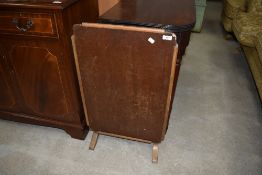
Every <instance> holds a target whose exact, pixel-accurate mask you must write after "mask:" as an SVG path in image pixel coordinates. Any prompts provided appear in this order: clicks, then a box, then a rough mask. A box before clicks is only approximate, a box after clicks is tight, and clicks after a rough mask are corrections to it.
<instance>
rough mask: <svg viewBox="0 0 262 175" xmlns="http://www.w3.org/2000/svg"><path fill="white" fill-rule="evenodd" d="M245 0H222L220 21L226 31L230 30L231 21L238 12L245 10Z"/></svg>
mask: <svg viewBox="0 0 262 175" xmlns="http://www.w3.org/2000/svg"><path fill="white" fill-rule="evenodd" d="M246 7H247V0H224V8H223V13H222V23H223V26H224V28H225V30H226V31H227V32H232V21H233V19H234V18H235V17H236V16H237V14H238V13H239V12H245V11H246Z"/></svg>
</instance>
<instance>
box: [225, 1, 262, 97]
mask: <svg viewBox="0 0 262 175" xmlns="http://www.w3.org/2000/svg"><path fill="white" fill-rule="evenodd" d="M237 1H239V0H226V1H225V6H224V10H223V15H225V14H227V15H228V14H230V15H231V16H232V20H231V21H230V22H229V20H227V19H228V18H227V17H225V16H223V15H222V22H223V24H224V27H225V30H226V31H233V33H234V35H235V37H236V38H237V40H238V41H239V42H240V44H241V46H242V48H243V50H244V52H245V55H246V58H247V61H248V64H249V67H250V70H251V72H252V74H253V77H254V80H255V83H256V85H257V89H258V92H259V95H260V98H261V99H262V0H248V1H245V2H243V3H244V4H245V3H246V4H245V5H244V6H245V7H244V6H243V4H238V9H237V8H231V7H232V6H230V5H229V4H230V3H232V2H237ZM241 1H242V0H241ZM231 5H232V4H231ZM244 8H245V9H244ZM243 11H245V12H243ZM225 19H226V20H225ZM227 22H229V23H227Z"/></svg>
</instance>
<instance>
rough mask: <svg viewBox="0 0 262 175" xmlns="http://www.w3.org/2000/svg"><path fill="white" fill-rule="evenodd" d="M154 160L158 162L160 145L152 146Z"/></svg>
mask: <svg viewBox="0 0 262 175" xmlns="http://www.w3.org/2000/svg"><path fill="white" fill-rule="evenodd" d="M152 162H153V163H157V162H158V145H157V144H153V148H152Z"/></svg>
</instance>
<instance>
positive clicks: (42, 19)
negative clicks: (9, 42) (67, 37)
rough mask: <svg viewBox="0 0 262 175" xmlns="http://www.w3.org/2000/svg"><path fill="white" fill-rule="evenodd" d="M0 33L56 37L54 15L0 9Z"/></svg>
mask: <svg viewBox="0 0 262 175" xmlns="http://www.w3.org/2000/svg"><path fill="white" fill-rule="evenodd" d="M0 34H16V35H29V36H45V37H46V36H47V37H58V34H57V27H56V23H55V18H54V15H52V14H48V13H23V12H20V13H19V12H6V11H0Z"/></svg>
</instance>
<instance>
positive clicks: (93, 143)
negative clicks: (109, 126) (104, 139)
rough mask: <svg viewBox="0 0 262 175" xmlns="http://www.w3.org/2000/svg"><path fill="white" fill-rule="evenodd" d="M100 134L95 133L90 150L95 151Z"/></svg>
mask: <svg viewBox="0 0 262 175" xmlns="http://www.w3.org/2000/svg"><path fill="white" fill-rule="evenodd" d="M98 136H99V134H98V133H97V132H93V135H92V139H91V142H90V145H89V149H90V150H94V149H95V147H96V143H97V139H98Z"/></svg>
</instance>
